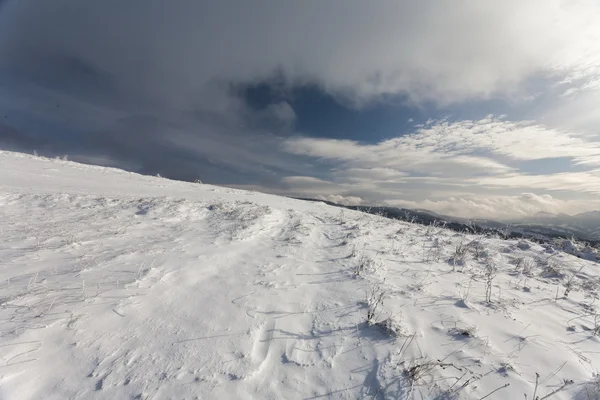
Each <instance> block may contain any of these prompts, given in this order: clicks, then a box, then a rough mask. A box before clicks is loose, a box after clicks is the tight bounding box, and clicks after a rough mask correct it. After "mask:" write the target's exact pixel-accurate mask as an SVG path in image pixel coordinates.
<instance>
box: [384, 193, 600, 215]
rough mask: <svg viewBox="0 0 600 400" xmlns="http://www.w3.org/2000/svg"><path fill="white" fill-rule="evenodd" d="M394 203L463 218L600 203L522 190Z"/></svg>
mask: <svg viewBox="0 0 600 400" xmlns="http://www.w3.org/2000/svg"><path fill="white" fill-rule="evenodd" d="M387 204H389V205H391V206H395V207H404V208H420V209H426V210H430V211H434V212H437V213H439V214H443V215H451V216H457V217H462V218H471V219H475V218H490V217H492V218H497V219H515V218H523V217H531V216H533V215H535V214H536V213H538V212H547V213H552V214H558V213H562V212H565V211H569V212H571V213H577V212H581V211H585V210H590V209H593V208H594V207H598V205H599V203H598V202H594V203H592V204H589V203H588V202H584V201H577V200H560V199H556V198H553V197H552V196H551V195H549V194H544V195H537V194H534V193H522V194H520V195H517V196H499V197H475V196H466V197H450V198H448V199H440V200H424V201H406V200H389V201H387Z"/></svg>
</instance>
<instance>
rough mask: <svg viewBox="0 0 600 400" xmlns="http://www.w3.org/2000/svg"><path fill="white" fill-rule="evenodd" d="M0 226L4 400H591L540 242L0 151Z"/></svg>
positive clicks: (562, 281)
mask: <svg viewBox="0 0 600 400" xmlns="http://www.w3.org/2000/svg"><path fill="white" fill-rule="evenodd" d="M0 234H1V240H0V321H1V323H0V399H2V400H5V399H10V400H12V399H153V400H157V399H196V398H198V399H326V398H330V399H454V398H464V399H482V398H486V399H523V398H527V399H534V398H536V397H539V398H540V399H546V398H550V399H577V400H589V399H598V398H600V381H599V380H598V377H597V376H596V375H595V374H596V373H597V371H598V369H599V368H600V341H599V339H600V313H598V307H597V303H598V301H597V297H598V288H599V284H600V281H599V277H600V273H599V268H600V265H599V264H597V263H594V262H591V261H584V260H581V259H577V258H575V257H573V256H570V255H568V254H565V253H552V252H550V251H551V250H547V249H544V248H542V247H541V246H539V245H536V244H532V243H526V242H515V241H503V240H499V239H489V238H478V237H475V236H465V235H462V234H459V233H456V232H452V231H448V230H444V229H441V228H438V227H426V226H420V225H412V224H409V223H403V222H399V221H392V220H388V219H384V218H380V217H377V216H372V215H367V214H363V213H359V212H353V211H348V210H345V211H341V210H340V209H338V208H334V207H329V206H326V205H324V204H320V203H310V202H304V201H299V200H293V199H288V198H283V197H277V196H271V195H265V194H259V193H253V192H245V191H240V190H233V189H227V188H221V187H215V186H210V185H201V184H194V183H184V182H175V181H169V180H167V179H162V178H156V177H148V176H140V175H136V174H131V173H126V172H123V171H119V170H114V169H107V168H101V167H92V166H86V165H81V164H76V163H71V162H66V161H60V160H48V159H43V158H36V157H33V156H28V155H22V154H17V153H9V152H0ZM487 282H489V283H490V286H489V289H490V291H489V292H487V293H486V288H487V286H488V285H487ZM567 289H569V290H568V293H567V294H568V296H567V297H565V296H564V294H565V291H567ZM381 296H383V297H381ZM380 298H382V300H383V304H376V303H377V300H378V299H380ZM486 300H487V301H486ZM369 314H372V318H371V321H370V323H368V322H367V319H368V315H369ZM536 381H537V389H536ZM554 391H557V392H556V393H555V394H552V392H554ZM490 393H491V394H490ZM548 395H550V396H548ZM486 396H487V397H486Z"/></svg>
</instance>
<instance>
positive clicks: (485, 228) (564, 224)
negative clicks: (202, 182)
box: [303, 199, 600, 246]
mask: <svg viewBox="0 0 600 400" xmlns="http://www.w3.org/2000/svg"><path fill="white" fill-rule="evenodd" d="M303 200H310V201H321V202H324V203H327V204H330V205H333V206H337V207H343V208H348V209H352V210H359V211H363V212H368V213H371V214H379V215H382V216H384V217H388V218H394V219H400V220H404V221H411V222H415V223H419V224H423V225H430V224H432V223H435V222H437V223H441V224H444V225H445V226H446V227H447V228H449V229H453V230H456V231H467V232H473V233H482V234H497V235H501V236H505V237H511V238H528V239H531V240H536V241H541V242H545V241H548V240H552V239H557V238H563V239H571V238H576V239H577V240H579V241H584V242H587V243H589V244H591V245H594V246H598V245H600V211H589V212H585V213H581V214H576V215H568V214H551V213H546V212H539V213H537V214H535V215H534V216H532V217H530V218H526V219H520V220H514V221H495V220H492V219H466V218H459V217H452V216H448V215H441V214H437V213H435V212H433V211H429V210H422V209H417V210H414V209H406V208H397V207H384V206H372V207H371V206H343V205H340V204H336V203H332V202H327V201H323V200H314V199H303Z"/></svg>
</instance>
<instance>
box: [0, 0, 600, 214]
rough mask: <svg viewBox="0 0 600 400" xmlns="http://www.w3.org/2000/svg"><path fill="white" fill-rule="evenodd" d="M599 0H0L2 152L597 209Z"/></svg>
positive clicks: (297, 185)
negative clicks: (6, 150) (65, 156)
mask: <svg viewBox="0 0 600 400" xmlns="http://www.w3.org/2000/svg"><path fill="white" fill-rule="evenodd" d="M597 21H600V2H598V1H596V0H589V1H588V0H579V1H569V0H564V1H563V0H528V1H522V0H506V1H502V2H482V1H475V0H471V1H463V0H456V1H445V0H444V1H442V0H432V1H427V2H415V1H408V0H407V1H404V0H398V1H394V2H389V1H383V0H382V1H372V2H371V1H369V2H366V1H359V0H344V1H342V0H335V1H334V0H330V1H327V0H326V1H296V0H269V1H267V0H255V1H251V2H249V1H241V0H236V1H232V0H223V1H197V0H171V1H163V0H129V1H126V2H124V1H122V0H94V1H92V0H53V1H47V0H0V148H3V149H8V150H15V151H23V152H27V153H33V151H36V152H37V153H38V154H40V155H46V156H52V157H54V156H61V155H64V154H67V155H68V157H69V159H70V160H74V161H80V162H86V163H90V164H98V165H104V166H111V167H117V168H123V169H126V170H130V171H135V172H140V173H144V174H160V175H161V176H165V177H169V178H174V179H182V180H195V179H200V180H201V181H202V182H205V183H211V184H219V185H226V186H232V187H238V188H242V189H249V190H258V191H263V192H269V193H275V194H281V195H287V196H296V197H310V198H317V199H323V200H329V201H335V202H338V203H343V204H369V205H375V204H377V205H391V206H398V207H407V208H418V209H428V210H432V211H435V212H438V213H442V214H448V215H454V216H460V217H467V218H496V219H515V218H516V219H518V218H526V217H529V216H532V215H535V214H536V213H538V212H550V213H569V214H574V213H578V212H583V211H589V210H595V209H600V24H598V23H597Z"/></svg>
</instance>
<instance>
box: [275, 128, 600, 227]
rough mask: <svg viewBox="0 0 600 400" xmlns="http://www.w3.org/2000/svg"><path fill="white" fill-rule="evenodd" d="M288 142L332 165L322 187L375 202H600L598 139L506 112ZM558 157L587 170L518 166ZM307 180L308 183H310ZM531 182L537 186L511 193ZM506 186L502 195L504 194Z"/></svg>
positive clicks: (453, 206) (465, 206) (528, 207)
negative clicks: (411, 128) (392, 132)
mask: <svg viewBox="0 0 600 400" xmlns="http://www.w3.org/2000/svg"><path fill="white" fill-rule="evenodd" d="M283 145H284V149H285V150H286V151H288V152H291V153H293V154H296V155H302V156H305V157H314V158H317V159H319V160H320V162H321V163H329V165H331V168H330V171H329V174H328V175H327V176H328V179H329V180H331V182H329V183H328V184H324V185H321V187H320V188H319V192H318V193H321V190H322V189H323V188H327V189H328V190H330V193H334V194H335V193H337V191H340V192H344V193H346V194H348V193H353V194H355V195H357V196H360V197H362V198H363V199H366V200H365V201H370V202H381V201H387V202H388V203H390V204H405V205H407V206H409V205H410V206H412V207H417V208H427V204H429V205H430V207H429V208H431V209H432V210H434V211H441V212H448V213H450V212H452V213H454V214H457V215H466V214H469V213H470V214H472V213H476V214H477V215H479V216H483V215H486V214H487V215H488V216H490V215H495V216H500V217H506V216H508V215H509V214H510V215H512V216H518V215H525V214H527V213H529V212H534V211H535V212H537V211H547V212H555V211H558V210H560V211H564V212H569V211H572V210H571V209H570V208H572V209H573V210H574V209H578V210H580V209H585V208H586V207H587V209H592V208H594V207H598V206H599V203H598V202H597V201H588V200H584V198H587V197H590V196H594V195H598V194H600V169H598V168H595V169H593V167H594V166H596V167H597V166H599V165H600V142H599V141H596V140H595V139H594V138H593V137H590V136H587V135H582V134H576V133H573V132H569V131H561V130H556V129H550V128H547V127H545V126H543V125H540V124H534V123H532V122H511V121H508V120H506V118H505V117H504V116H502V117H493V116H488V117H486V118H484V119H481V120H478V121H470V120H469V121H458V122H447V121H429V122H428V123H427V124H425V125H423V126H421V127H420V128H419V129H418V130H417V131H416V132H414V133H412V134H407V135H404V136H400V137H397V138H393V139H390V140H386V141H382V142H380V143H376V144H361V143H359V142H356V141H350V140H334V139H315V138H300V137H298V138H291V139H288V140H286V141H285V142H284V144H283ZM557 157H558V158H567V159H571V160H572V165H573V166H577V165H579V166H580V167H582V166H585V167H588V168H589V170H585V171H577V172H574V171H568V170H565V171H563V172H560V173H549V172H548V173H545V174H537V175H534V174H531V173H528V172H527V171H526V170H522V169H521V168H520V167H519V166H520V164H521V163H522V162H524V161H531V160H538V161H540V162H546V163H548V167H547V168H546V169H549V168H550V167H551V166H552V163H553V162H554V161H553V159H554V158H557ZM555 168H563V169H566V168H567V167H565V166H564V165H560V166H558V167H555ZM322 174H323V172H322ZM309 186H310V185H304V186H303V190H304V191H307V190H310V189H309ZM530 190H534V191H535V193H536V194H531V195H521V196H515V195H512V196H511V195H510V193H514V192H517V191H518V192H523V191H530ZM461 192H462V194H461ZM502 192H504V196H499V195H498V193H502ZM547 192H552V193H554V194H556V196H558V197H557V198H552V197H550V194H548V193H547ZM457 193H459V195H458V196H456V194H457ZM539 193H546V194H545V195H543V196H538V195H537V194H539ZM545 196H548V197H545ZM411 197H413V198H421V199H424V198H429V199H430V200H427V201H424V202H421V201H419V200H411V199H410V198H411ZM445 198H451V200H446V199H445ZM486 198H488V200H486ZM575 198H580V200H578V201H577V202H575V201H573V199H575ZM489 199H493V200H489ZM550 199H552V201H546V200H550ZM534 200H535V201H534ZM542 200H544V201H546V203H544V201H542ZM517 203H520V204H521V205H519V206H517ZM577 207H578V208H577Z"/></svg>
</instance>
